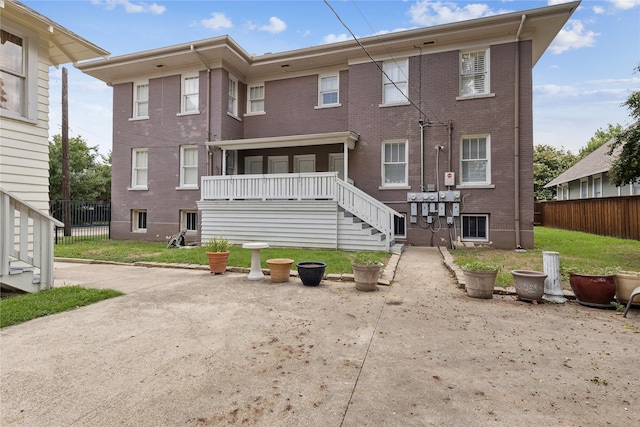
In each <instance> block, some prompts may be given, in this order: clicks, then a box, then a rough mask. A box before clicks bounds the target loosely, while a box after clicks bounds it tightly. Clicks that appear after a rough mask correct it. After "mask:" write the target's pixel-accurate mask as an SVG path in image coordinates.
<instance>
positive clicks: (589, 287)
mask: <svg viewBox="0 0 640 427" xmlns="http://www.w3.org/2000/svg"><path fill="white" fill-rule="evenodd" d="M569 284H570V285H571V289H572V290H573V293H574V294H575V295H576V300H577V301H578V303H579V304H581V305H585V306H587V307H595V308H613V306H612V305H611V301H612V300H613V296H614V295H615V293H616V282H615V279H614V276H613V275H609V276H592V275H588V274H576V273H571V274H570V275H569Z"/></svg>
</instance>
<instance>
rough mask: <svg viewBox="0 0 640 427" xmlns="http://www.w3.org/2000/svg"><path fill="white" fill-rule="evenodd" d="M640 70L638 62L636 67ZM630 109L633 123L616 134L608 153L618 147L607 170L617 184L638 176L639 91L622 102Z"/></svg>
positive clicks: (639, 175)
mask: <svg viewBox="0 0 640 427" xmlns="http://www.w3.org/2000/svg"><path fill="white" fill-rule="evenodd" d="M636 71H638V72H640V64H638V66H637V67H636ZM622 105H624V106H625V107H627V108H628V109H629V110H630V111H631V117H632V118H633V119H634V121H635V123H634V124H633V125H631V126H629V127H628V128H627V129H625V130H624V131H622V132H620V134H618V135H617V136H616V139H615V141H614V142H613V144H611V149H610V150H609V154H613V152H614V151H615V150H616V149H617V148H618V147H620V148H619V149H620V154H619V155H618V157H616V158H615V160H614V161H613V163H612V165H611V170H610V171H609V173H610V175H611V182H613V184H615V185H617V186H622V185H625V184H628V183H630V182H632V181H634V180H636V179H638V178H640V91H635V92H632V93H631V95H630V96H629V98H628V99H627V100H626V101H625V102H624V103H623V104H622Z"/></svg>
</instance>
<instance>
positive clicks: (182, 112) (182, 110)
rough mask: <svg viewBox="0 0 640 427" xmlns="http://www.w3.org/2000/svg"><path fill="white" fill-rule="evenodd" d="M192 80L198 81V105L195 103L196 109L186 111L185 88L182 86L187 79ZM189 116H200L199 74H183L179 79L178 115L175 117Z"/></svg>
mask: <svg viewBox="0 0 640 427" xmlns="http://www.w3.org/2000/svg"><path fill="white" fill-rule="evenodd" d="M192 78H197V79H198V103H197V107H196V109H195V110H189V111H187V110H186V108H185V107H186V103H185V96H186V94H185V88H184V84H185V82H186V80H187V79H192ZM191 114H200V73H189V74H183V75H182V76H181V77H180V112H179V113H178V114H176V115H177V116H187V115H191Z"/></svg>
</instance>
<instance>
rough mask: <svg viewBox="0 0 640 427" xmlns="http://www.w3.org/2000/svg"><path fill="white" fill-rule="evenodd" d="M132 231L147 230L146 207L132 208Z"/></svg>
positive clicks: (144, 231) (142, 231)
mask: <svg viewBox="0 0 640 427" xmlns="http://www.w3.org/2000/svg"><path fill="white" fill-rule="evenodd" d="M131 216H132V221H131V223H132V231H133V232H134V233H146V232H147V211H146V209H134V210H133V211H132V215H131Z"/></svg>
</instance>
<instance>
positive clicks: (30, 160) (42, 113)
mask: <svg viewBox="0 0 640 427" xmlns="http://www.w3.org/2000/svg"><path fill="white" fill-rule="evenodd" d="M45 43H46V42H43V43H42V44H41V45H40V49H39V55H38V57H39V61H38V91H37V92H38V106H37V109H38V120H37V123H32V122H28V121H21V120H14V119H8V118H5V117H2V118H1V119H0V120H2V123H1V124H0V141H1V143H0V187H2V188H4V189H5V190H6V191H8V192H10V193H13V194H14V195H16V196H17V197H19V198H20V199H22V200H24V201H26V202H28V203H30V204H32V205H34V206H35V207H37V208H38V209H40V210H42V212H43V213H48V212H49V139H48V138H49V127H48V126H49V120H48V117H49V64H48V63H47V62H44V61H47V59H46V58H47V57H48V53H47V48H48V46H46V44H45Z"/></svg>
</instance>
